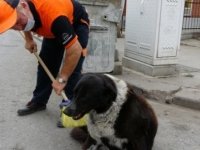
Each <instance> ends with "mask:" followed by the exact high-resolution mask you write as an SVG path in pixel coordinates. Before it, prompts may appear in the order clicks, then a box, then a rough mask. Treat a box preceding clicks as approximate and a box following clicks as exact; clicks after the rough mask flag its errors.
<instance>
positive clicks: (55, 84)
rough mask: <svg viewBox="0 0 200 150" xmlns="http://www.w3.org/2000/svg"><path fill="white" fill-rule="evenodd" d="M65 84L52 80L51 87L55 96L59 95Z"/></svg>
mask: <svg viewBox="0 0 200 150" xmlns="http://www.w3.org/2000/svg"><path fill="white" fill-rule="evenodd" d="M66 84H67V82H65V83H60V82H59V81H58V80H54V81H53V83H52V87H53V89H54V90H55V92H56V94H58V95H61V92H62V90H64V88H65V86H66Z"/></svg>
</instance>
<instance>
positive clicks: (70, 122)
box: [61, 107, 88, 127]
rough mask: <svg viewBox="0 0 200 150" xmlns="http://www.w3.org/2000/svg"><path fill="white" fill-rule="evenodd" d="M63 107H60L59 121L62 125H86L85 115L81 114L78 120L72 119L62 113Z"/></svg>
mask: <svg viewBox="0 0 200 150" xmlns="http://www.w3.org/2000/svg"><path fill="white" fill-rule="evenodd" d="M64 109H65V107H63V108H62V109H61V122H62V125H63V126H64V127H81V126H86V125H87V117H88V116H87V115H85V116H83V117H82V118H81V119H79V120H74V119H72V117H69V116H67V115H65V114H64V113H63V111H64Z"/></svg>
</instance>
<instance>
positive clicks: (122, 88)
mask: <svg viewBox="0 0 200 150" xmlns="http://www.w3.org/2000/svg"><path fill="white" fill-rule="evenodd" d="M106 76H107V77H109V78H110V79H111V80H113V81H114V83H115V85H116V88H117V97H116V100H115V101H114V102H113V104H112V106H111V107H110V108H109V109H108V111H106V112H105V113H102V114H97V113H96V112H95V111H91V112H90V114H89V118H88V131H89V133H90V135H91V137H92V138H94V139H95V140H96V141H97V143H98V144H100V143H101V140H100V138H101V137H106V138H108V139H109V142H110V144H111V145H115V146H116V147H119V148H121V147H122V144H123V143H124V142H127V139H121V138H117V137H116V136H115V135H114V133H115V131H114V127H113V126H114V123H115V121H116V119H117V117H118V115H119V112H120V110H121V107H122V105H123V104H124V102H125V101H126V95H127V91H128V87H127V84H126V82H124V81H123V80H120V79H118V78H116V77H114V76H111V75H108V74H106Z"/></svg>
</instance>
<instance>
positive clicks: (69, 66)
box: [52, 40, 82, 95]
mask: <svg viewBox="0 0 200 150" xmlns="http://www.w3.org/2000/svg"><path fill="white" fill-rule="evenodd" d="M81 52H82V47H81V45H80V43H79V42H78V40H77V41H76V42H75V43H74V44H72V45H71V46H70V47H69V48H68V49H66V52H65V56H64V61H63V65H62V67H61V69H60V73H59V77H60V78H62V79H63V80H64V81H66V83H59V82H58V81H57V80H55V81H54V82H53V84H52V86H53V88H54V90H55V92H56V94H58V95H60V94H61V91H62V90H63V89H64V87H65V86H66V84H67V81H68V78H69V77H70V76H71V74H72V72H73V71H74V69H75V68H76V66H77V64H78V61H79V59H80V56H81Z"/></svg>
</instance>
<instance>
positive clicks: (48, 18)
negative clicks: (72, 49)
mask: <svg viewBox="0 0 200 150" xmlns="http://www.w3.org/2000/svg"><path fill="white" fill-rule="evenodd" d="M31 2H32V3H33V4H34V6H35V8H36V11H37V13H38V14H39V17H40V20H41V23H42V25H41V27H39V28H38V29H37V30H36V31H35V32H36V33H37V34H39V35H42V36H44V37H45V38H54V35H53V33H52V32H51V26H52V23H53V21H54V20H55V19H56V18H57V17H58V16H66V17H67V18H68V19H69V21H70V23H71V24H72V23H73V12H74V7H73V3H72V1H71V0H31Z"/></svg>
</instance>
